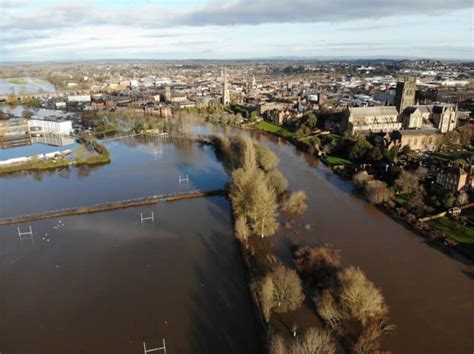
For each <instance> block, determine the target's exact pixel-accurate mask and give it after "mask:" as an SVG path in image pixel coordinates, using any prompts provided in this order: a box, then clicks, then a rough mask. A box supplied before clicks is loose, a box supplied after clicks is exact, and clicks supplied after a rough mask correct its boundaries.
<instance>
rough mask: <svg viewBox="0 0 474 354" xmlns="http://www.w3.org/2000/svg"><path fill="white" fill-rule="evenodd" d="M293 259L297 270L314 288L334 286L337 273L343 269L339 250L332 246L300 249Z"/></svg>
mask: <svg viewBox="0 0 474 354" xmlns="http://www.w3.org/2000/svg"><path fill="white" fill-rule="evenodd" d="M293 258H294V261H295V264H296V269H297V270H298V272H299V273H300V274H301V276H302V277H303V278H304V279H305V281H307V282H308V283H309V284H310V285H312V286H317V287H319V288H327V287H329V286H331V285H333V284H334V282H335V280H336V277H337V272H338V271H339V270H340V269H341V255H340V252H339V250H337V249H335V248H334V247H333V246H332V245H330V244H324V245H322V246H321V247H315V248H311V247H300V248H298V249H297V250H296V251H295V252H294V254H293Z"/></svg>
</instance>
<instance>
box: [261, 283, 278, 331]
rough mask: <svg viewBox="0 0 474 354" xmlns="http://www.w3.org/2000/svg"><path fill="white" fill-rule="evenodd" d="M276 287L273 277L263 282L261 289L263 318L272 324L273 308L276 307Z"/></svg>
mask: <svg viewBox="0 0 474 354" xmlns="http://www.w3.org/2000/svg"><path fill="white" fill-rule="evenodd" d="M274 293H275V286H274V285H273V280H272V278H271V277H265V278H264V279H263V281H262V285H261V289H260V299H259V300H260V306H261V308H262V313H263V317H264V318H265V321H267V323H268V322H270V316H271V315H272V308H273V306H274V301H273V297H274Z"/></svg>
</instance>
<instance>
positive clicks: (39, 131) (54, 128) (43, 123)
mask: <svg viewBox="0 0 474 354" xmlns="http://www.w3.org/2000/svg"><path fill="white" fill-rule="evenodd" d="M28 129H29V131H30V135H31V136H39V135H43V134H59V135H69V134H70V133H71V132H72V121H70V120H52V119H30V120H29V121H28Z"/></svg>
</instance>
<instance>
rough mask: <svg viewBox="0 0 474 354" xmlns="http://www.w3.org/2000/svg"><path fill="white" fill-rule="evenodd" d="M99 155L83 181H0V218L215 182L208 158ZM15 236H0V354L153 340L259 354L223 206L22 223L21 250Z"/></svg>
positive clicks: (96, 348)
mask: <svg viewBox="0 0 474 354" xmlns="http://www.w3.org/2000/svg"><path fill="white" fill-rule="evenodd" d="M108 147H109V149H110V152H111V157H112V160H113V162H112V163H111V164H110V165H107V166H102V167H98V168H94V169H91V170H88V171H87V172H84V171H83V172H81V171H80V170H78V169H71V170H70V171H69V172H67V173H66V172H64V171H63V172H60V173H58V172H55V173H46V174H41V175H38V176H36V177H35V176H32V175H30V174H27V175H23V176H10V177H8V178H2V179H0V191H1V213H2V216H7V215H14V214H25V213H31V212H35V211H40V210H49V209H57V208H62V207H68V206H74V205H86V204H91V203H95V202H99V201H107V200H111V199H112V200H118V199H122V198H131V197H139V196H145V195H153V194H160V193H164V192H178V191H184V190H188V189H189V190H191V189H195V188H200V189H212V188H219V187H222V186H223V185H224V184H225V183H226V181H227V176H226V174H225V172H224V171H223V169H222V167H221V165H220V163H219V162H218V161H216V159H215V157H214V153H213V151H212V149H210V148H209V147H199V146H198V145H196V144H193V143H189V142H183V141H178V142H158V141H157V142H152V143H148V144H145V143H141V142H138V141H136V140H131V141H126V142H124V141H121V142H113V143H108ZM155 150H162V151H163V153H162V154H157V155H155ZM179 175H181V176H184V175H188V176H189V185H188V184H187V183H182V184H179V182H178V177H179ZM152 212H153V213H154V217H155V222H154V223H153V222H151V221H144V223H143V224H142V223H141V219H140V213H142V215H143V217H150V216H151V215H152V214H151V213H152ZM16 226H17V225H11V226H2V227H0V235H1V238H0V255H1V258H0V260H1V264H0V352H1V353H8V354H10V353H12V354H15V353H17V354H26V353H48V354H56V353H58V354H59V353H61V354H64V353H124V354H125V353H128V354H130V353H143V343H142V342H143V340H145V341H146V344H147V346H148V348H152V347H158V346H161V345H162V339H163V338H165V340H166V348H167V352H168V353H236V354H238V353H261V351H262V349H261V346H260V341H259V335H258V326H257V323H256V320H255V316H254V312H253V308H252V303H251V299H250V295H249V292H248V286H247V281H246V276H245V270H244V266H243V264H242V259H241V256H240V250H239V248H238V244H237V242H236V240H235V238H234V236H233V227H232V220H231V213H230V209H229V203H228V202H227V200H226V199H225V198H222V197H212V198H200V199H193V200H186V201H183V202H176V203H162V204H157V205H154V206H146V207H145V206H144V207H137V208H130V209H124V210H118V211H113V212H106V213H100V214H92V215H83V216H75V217H67V218H62V219H61V220H59V219H51V220H45V221H41V222H34V223H31V226H32V230H33V233H34V243H33V244H31V240H30V239H28V238H27V237H26V238H25V239H24V240H23V242H20V240H19V238H18V235H17V229H16ZM28 226H29V225H20V227H21V231H25V230H27V229H28Z"/></svg>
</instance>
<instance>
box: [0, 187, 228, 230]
mask: <svg viewBox="0 0 474 354" xmlns="http://www.w3.org/2000/svg"><path fill="white" fill-rule="evenodd" d="M215 195H225V190H224V189H215V190H210V191H200V190H193V191H188V192H181V193H172V194H160V195H152V196H149V197H143V198H134V199H127V200H120V201H115V202H110V203H102V204H94V205H89V206H83V207H77V208H67V209H61V210H52V211H46V212H41V213H36V214H29V215H21V216H14V217H10V218H4V219H0V225H10V224H20V223H24V222H29V221H37V220H44V219H50V218H56V217H63V216H71V215H80V214H92V213H99V212H103V211H109V210H115V209H124V208H130V207H135V206H140V205H147V204H156V203H159V202H174V201H178V200H183V199H191V198H199V197H209V196H215Z"/></svg>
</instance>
